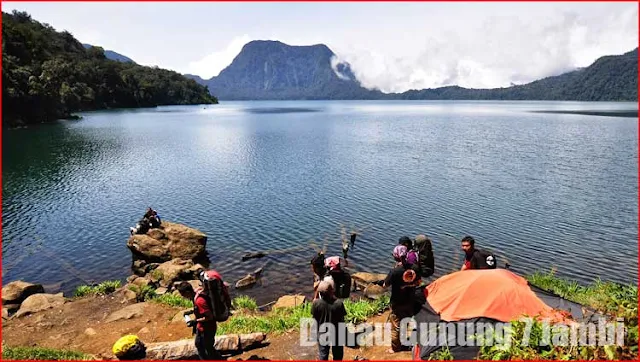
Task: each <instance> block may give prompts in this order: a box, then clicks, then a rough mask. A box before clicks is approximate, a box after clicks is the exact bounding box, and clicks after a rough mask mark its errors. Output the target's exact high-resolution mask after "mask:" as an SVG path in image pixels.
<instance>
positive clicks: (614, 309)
mask: <svg viewBox="0 0 640 362" xmlns="http://www.w3.org/2000/svg"><path fill="white" fill-rule="evenodd" d="M525 279H527V280H528V281H529V282H530V283H531V284H532V285H534V286H536V287H538V288H541V289H544V290H546V291H549V292H552V293H555V294H557V295H559V296H561V297H563V298H565V299H567V300H570V301H573V302H576V303H580V304H582V305H584V306H585V307H587V308H590V309H593V310H595V311H597V312H598V313H601V314H603V315H605V316H606V317H607V318H610V319H611V320H614V319H616V318H624V323H625V344H624V346H622V347H620V346H597V347H596V346H593V347H591V346H581V347H568V346H567V347H564V346H528V347H521V346H520V343H519V342H520V341H521V340H522V338H523V328H522V322H518V321H513V322H511V325H512V327H513V328H514V330H515V331H516V333H515V334H514V337H513V339H514V340H513V341H512V344H511V346H510V347H508V348H503V347H499V346H491V347H482V349H481V351H480V354H479V356H478V359H480V360H496V359H500V360H522V359H525V360H530V359H551V360H577V359H583V360H584V359H589V360H593V359H596V360H597V359H608V360H616V359H635V358H636V357H637V354H638V287H637V286H635V285H631V284H628V285H622V284H618V283H613V282H603V281H601V280H600V279H596V280H594V282H593V283H591V284H589V285H580V284H578V283H577V282H575V281H569V280H566V279H562V278H559V277H557V276H556V275H555V270H551V271H550V272H536V273H534V274H530V275H526V276H525ZM120 285H121V282H120V281H119V280H114V281H105V282H102V283H100V284H98V285H94V286H87V285H82V286H79V287H77V289H76V290H75V292H74V296H73V297H72V298H71V299H72V300H77V299H81V298H96V297H98V296H104V295H109V294H111V293H114V292H116V291H117V290H118V289H119V288H124V287H120ZM148 289H149V290H147V291H146V293H143V295H144V297H143V298H142V300H139V301H147V302H151V303H158V304H164V305H167V306H170V307H176V308H181V309H188V308H192V306H193V304H192V302H191V301H189V300H185V299H183V298H182V297H179V296H176V295H172V294H163V295H156V293H155V291H156V290H155V289H154V288H151V287H148ZM232 305H233V308H234V313H233V315H232V316H231V317H230V318H229V320H227V321H226V322H223V323H220V324H219V325H218V330H217V335H224V334H230V333H233V334H241V333H252V332H263V333H268V334H269V335H272V336H277V335H279V334H282V333H285V332H288V331H297V330H298V329H299V320H300V318H307V317H310V316H311V303H309V302H305V303H303V304H301V305H298V306H295V307H287V308H278V309H272V310H269V311H264V310H261V308H260V307H259V306H258V305H257V303H256V302H255V300H253V299H252V298H250V297H247V296H244V295H239V296H237V297H235V298H234V299H233V302H232ZM388 307H389V298H388V296H387V295H384V296H383V297H382V298H380V299H378V300H368V299H365V298H362V299H360V300H357V301H353V300H345V308H346V310H347V317H346V321H347V322H350V323H353V324H354V325H356V324H359V323H362V322H366V321H367V320H369V319H370V318H372V317H374V316H376V315H379V314H381V313H383V312H384V311H385V310H386V309H388ZM533 328H534V330H533V331H534V332H532V333H537V332H540V331H541V328H542V327H541V326H540V324H539V323H536V324H534V326H533ZM514 342H515V343H514ZM2 358H3V359H38V360H83V359H93V358H94V357H93V356H92V355H90V354H87V353H84V352H82V351H76V350H56V349H51V348H43V347H29V346H5V345H4V342H3V350H2ZM432 359H440V360H447V359H451V356H450V355H448V353H447V351H446V349H445V350H442V351H439V352H437V353H435V354H434V355H432Z"/></svg>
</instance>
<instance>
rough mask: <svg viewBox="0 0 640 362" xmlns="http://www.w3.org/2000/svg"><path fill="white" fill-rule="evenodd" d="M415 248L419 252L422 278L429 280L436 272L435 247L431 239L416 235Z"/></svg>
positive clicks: (419, 267)
mask: <svg viewBox="0 0 640 362" xmlns="http://www.w3.org/2000/svg"><path fill="white" fill-rule="evenodd" d="M413 245H414V248H415V249H416V251H417V252H418V269H419V270H420V276H421V277H422V278H428V277H430V276H432V275H433V273H434V272H435V269H436V266H435V260H434V257H433V246H432V244H431V239H429V238H428V237H427V236H426V235H423V234H420V235H416V238H415V240H414V243H413Z"/></svg>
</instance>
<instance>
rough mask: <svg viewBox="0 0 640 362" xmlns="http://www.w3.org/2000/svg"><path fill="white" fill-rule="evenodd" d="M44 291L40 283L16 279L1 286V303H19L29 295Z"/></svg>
mask: <svg viewBox="0 0 640 362" xmlns="http://www.w3.org/2000/svg"><path fill="white" fill-rule="evenodd" d="M37 293H44V287H43V286H42V284H32V283H27V282H23V281H22V280H16V281H15V282H11V283H9V284H7V285H5V286H4V287H2V305H6V304H20V303H22V301H23V300H25V299H27V297H29V296H30V295H33V294H37Z"/></svg>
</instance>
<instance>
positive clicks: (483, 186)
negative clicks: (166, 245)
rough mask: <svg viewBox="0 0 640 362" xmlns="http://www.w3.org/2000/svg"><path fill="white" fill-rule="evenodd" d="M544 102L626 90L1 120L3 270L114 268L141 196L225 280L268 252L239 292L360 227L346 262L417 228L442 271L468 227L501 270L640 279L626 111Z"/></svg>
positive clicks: (279, 283) (89, 271)
mask: <svg viewBox="0 0 640 362" xmlns="http://www.w3.org/2000/svg"><path fill="white" fill-rule="evenodd" d="M549 110H572V111H573V110H588V111H593V110H617V111H620V110H634V111H635V110H637V104H636V103H574V102H418V101H412V102H402V101H398V102H395V101H382V102H380V101H327V102H325V101H309V102H306V101H305V102H303V101H295V102H284V101H283V102H224V104H220V105H216V106H206V107H204V106H176V107H160V108H157V109H141V110H140V109H139V110H120V111H105V112H89V113H86V114H84V119H83V120H81V121H64V122H59V123H57V124H53V125H44V126H39V127H35V128H31V129H19V130H8V131H3V140H2V141H3V143H2V147H3V159H2V167H3V169H2V181H3V184H2V188H3V195H2V208H3V210H2V212H3V214H2V216H3V218H2V232H3V235H2V236H3V240H2V241H3V242H2V273H3V276H2V281H3V283H8V282H9V281H12V280H16V279H23V280H27V281H32V282H38V283H42V284H44V285H45V288H46V289H47V291H51V292H56V291H60V290H61V291H65V292H67V293H69V292H71V291H72V290H73V289H74V288H75V287H76V286H77V285H79V284H84V283H85V282H99V281H102V280H105V279H122V280H124V278H126V277H127V276H128V275H130V274H131V270H130V267H131V254H130V252H129V250H128V249H127V247H126V240H127V238H128V236H129V231H128V228H129V226H132V225H133V224H134V223H135V222H136V221H137V220H138V219H139V218H140V217H141V216H142V214H143V213H144V211H145V209H146V207H147V206H149V205H150V206H152V207H154V208H155V209H156V210H158V212H159V213H160V215H161V216H162V217H163V219H165V220H169V221H174V222H180V223H185V224H187V225H189V226H192V227H195V228H198V229H200V230H202V231H203V232H205V233H206V234H207V235H208V237H209V241H208V245H207V250H208V253H209V257H210V260H211V262H212V265H213V266H214V267H215V268H216V269H217V270H219V271H220V272H221V273H222V275H223V276H224V277H225V279H226V280H227V281H229V282H232V283H235V281H236V280H237V279H239V278H241V277H243V276H244V275H246V273H248V272H250V271H252V270H254V269H256V268H258V267H261V266H265V270H264V273H263V280H262V284H261V285H258V286H256V287H254V288H253V289H250V290H248V291H243V292H242V294H248V295H251V296H254V297H257V298H258V299H259V301H260V302H267V301H270V300H272V299H273V297H274V296H275V295H279V294H283V293H293V292H303V293H306V294H310V293H311V292H312V276H311V274H310V271H309V270H310V268H309V260H310V259H311V257H312V256H313V255H314V253H315V251H314V249H313V248H312V246H311V244H310V241H311V240H312V239H314V240H315V243H316V244H318V245H322V244H323V240H326V243H327V245H328V246H327V248H328V252H329V254H334V255H339V254H341V243H340V231H341V228H342V227H344V228H346V230H347V231H349V232H350V231H351V230H354V229H360V230H361V235H360V236H359V237H358V240H357V242H356V244H355V247H354V248H353V249H352V250H351V252H350V254H349V257H350V260H351V263H352V266H353V268H354V270H355V271H371V272H383V273H386V272H387V271H388V270H389V268H390V267H391V265H392V260H391V256H390V255H391V250H392V248H393V246H394V245H395V244H396V243H397V240H398V238H399V237H400V236H402V235H408V236H411V237H413V236H415V235H416V234H418V233H425V234H427V235H429V236H431V237H432V239H433V240H434V248H435V255H436V266H437V275H442V274H443V273H447V272H450V271H452V270H454V269H457V268H459V267H460V265H461V260H462V252H461V251H460V244H459V240H460V239H461V238H462V237H463V236H464V235H467V234H469V235H472V236H473V237H475V239H476V242H477V244H478V245H479V246H480V247H482V248H489V249H491V250H493V251H494V252H495V253H496V254H497V255H499V256H500V265H501V266H502V265H503V264H504V262H505V261H508V262H509V263H510V264H511V268H512V269H513V270H514V271H516V272H520V273H528V272H533V271H535V270H544V271H548V270H550V269H551V268H552V267H555V268H557V274H558V275H560V276H564V277H568V278H573V279H576V280H578V281H579V282H589V281H591V280H593V279H594V278H596V277H601V278H602V279H605V280H613V281H617V282H627V283H637V280H638V277H637V276H638V245H637V240H638V234H637V230H638V225H637V223H638V203H637V201H638V169H637V165H638V159H637V157H638V118H637V117H632V118H627V117H606V116H597V115H596V116H594V115H579V114H553V113H536V112H534V111H549ZM295 246H300V247H301V248H302V249H301V250H299V251H295V252H290V253H281V254H276V255H270V256H267V257H265V258H262V259H254V260H250V261H246V262H241V261H240V258H241V256H242V255H243V254H244V253H245V252H247V251H273V250H279V249H288V248H292V247H295ZM234 293H236V294H237V293H238V292H237V291H234Z"/></svg>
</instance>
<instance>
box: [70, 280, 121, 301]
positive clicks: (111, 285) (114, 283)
mask: <svg viewBox="0 0 640 362" xmlns="http://www.w3.org/2000/svg"><path fill="white" fill-rule="evenodd" d="M118 288H120V281H119V280H107V281H105V282H102V283H100V284H98V285H94V286H89V285H81V286H79V287H78V288H76V290H75V292H74V293H73V295H74V296H75V297H84V296H87V295H106V294H109V293H113V292H114V291H115V290H116V289H118Z"/></svg>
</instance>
